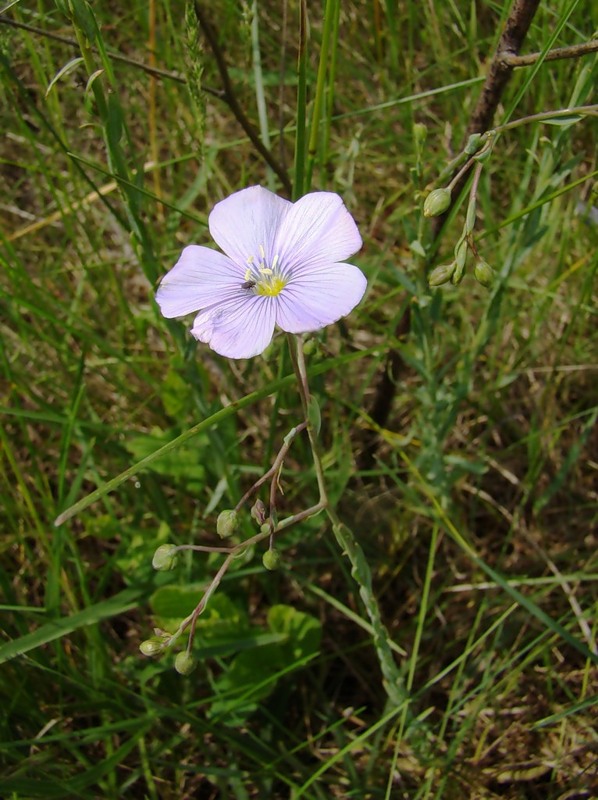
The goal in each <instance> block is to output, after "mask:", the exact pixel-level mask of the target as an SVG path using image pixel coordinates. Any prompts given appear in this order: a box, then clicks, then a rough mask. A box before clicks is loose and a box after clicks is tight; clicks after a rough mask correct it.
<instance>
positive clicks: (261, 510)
mask: <svg viewBox="0 0 598 800" xmlns="http://www.w3.org/2000/svg"><path fill="white" fill-rule="evenodd" d="M250 513H251V518H252V519H254V520H255V521H256V522H257V524H258V525H263V524H264V522H265V521H266V506H265V505H264V504H263V502H262V501H261V500H260V499H259V497H258V499H257V500H256V501H255V503H254V504H253V505H252V506H251V512H250Z"/></svg>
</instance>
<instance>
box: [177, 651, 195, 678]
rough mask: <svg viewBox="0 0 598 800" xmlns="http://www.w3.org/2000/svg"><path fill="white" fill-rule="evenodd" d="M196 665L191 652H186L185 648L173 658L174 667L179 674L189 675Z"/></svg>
mask: <svg viewBox="0 0 598 800" xmlns="http://www.w3.org/2000/svg"><path fill="white" fill-rule="evenodd" d="M196 666H197V662H196V660H195V659H194V658H193V656H192V655H191V653H188V652H187V651H186V650H183V652H182V653H177V654H176V658H175V660H174V668H175V669H176V671H177V672H178V673H179V675H191V673H192V672H193V670H194V669H195V667H196Z"/></svg>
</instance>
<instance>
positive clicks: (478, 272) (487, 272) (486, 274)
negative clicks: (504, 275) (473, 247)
mask: <svg viewBox="0 0 598 800" xmlns="http://www.w3.org/2000/svg"><path fill="white" fill-rule="evenodd" d="M473 275H474V278H475V279H476V281H477V282H478V283H481V284H482V286H485V287H486V288H487V289H489V288H490V287H491V286H492V284H493V283H494V270H493V269H492V267H491V266H490V264H489V263H488V262H487V261H484V259H483V258H480V259H479V261H476V265H475V267H474V270H473Z"/></svg>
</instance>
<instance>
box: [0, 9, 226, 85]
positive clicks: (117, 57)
mask: <svg viewBox="0 0 598 800" xmlns="http://www.w3.org/2000/svg"><path fill="white" fill-rule="evenodd" d="M0 25H9V26H10V27H11V28H20V29H21V30H23V31H28V32H29V33H33V34H35V35H36V36H44V37H45V38H46V39H52V40H53V41H55V42H61V43H62V44H66V45H68V46H69V47H76V48H78V47H79V43H78V42H77V40H76V39H71V38H70V37H68V36H62V34H60V33H53V32H52V31H45V30H43V28H36V27H35V25H29V24H27V23H26V22H18V21H17V20H16V19H10V18H9V17H5V16H0ZM92 49H95V48H93V47H92ZM108 55H109V56H110V58H112V59H114V61H120V62H121V63H123V64H129V66H131V67H135V68H136V69H140V70H142V71H143V72H147V74H148V75H155V76H156V77H157V78H164V79H166V80H169V81H175V82H176V83H187V79H186V78H185V76H184V75H180V74H179V73H178V72H172V71H170V70H167V69H161V68H160V67H156V66H153V65H149V64H144V63H143V61H137V60H136V59H135V58H129V56H124V55H123V54H122V53H115V52H114V50H110V51H108ZM201 88H202V90H203V91H204V92H207V94H211V95H213V96H214V97H218V98H220V99H222V97H223V95H222V91H221V90H220V89H210V88H209V87H208V86H202V87H201Z"/></svg>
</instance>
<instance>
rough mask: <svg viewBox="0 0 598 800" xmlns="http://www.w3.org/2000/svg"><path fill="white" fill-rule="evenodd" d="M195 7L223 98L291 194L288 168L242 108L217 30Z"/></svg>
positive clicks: (197, 4)
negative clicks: (212, 55)
mask: <svg viewBox="0 0 598 800" xmlns="http://www.w3.org/2000/svg"><path fill="white" fill-rule="evenodd" d="M193 7H194V9H195V15H196V16H197V20H198V22H199V24H200V26H201V28H202V30H203V32H204V35H205V37H206V39H207V41H208V44H209V45H210V49H211V50H212V53H213V54H214V58H215V60H216V66H217V67H218V72H219V73H220V80H221V81H222V86H223V90H224V92H223V97H222V99H223V100H224V101H225V103H226V104H227V105H228V107H229V108H230V110H231V111H232V113H233V116H234V117H235V119H236V120H237V122H238V123H239V125H240V126H241V127H242V128H243V130H244V131H245V133H246V134H247V137H248V138H249V140H250V142H251V143H252V145H253V146H254V147H255V149H256V150H257V151H258V153H259V154H260V155H261V156H262V158H263V159H264V161H265V162H266V164H268V166H269V167H270V168H271V169H272V170H273V171H274V172H275V173H276V175H277V176H278V178H279V180H280V182H281V183H282V185H283V187H284V189H285V191H286V192H287V194H289V195H290V194H291V192H292V186H291V181H290V179H289V176H288V175H287V172H286V170H285V169H284V167H283V166H282V165H281V164H280V163H279V162H278V159H276V158H275V157H274V155H273V154H272V152H271V151H270V150H269V149H268V148H267V147H266V145H265V144H264V143H263V142H262V140H261V139H260V137H259V134H258V132H257V130H256V128H255V127H254V126H253V125H252V123H251V122H250V120H249V118H248V117H247V115H246V114H245V112H244V111H243V109H242V108H241V105H240V103H239V101H238V100H237V95H236V93H235V89H234V86H233V83H232V81H231V79H230V75H229V72H228V65H227V63H226V59H225V57H224V52H223V50H222V48H221V47H220V43H219V41H218V36H217V34H216V31H215V30H214V28H213V27H212V23H211V22H210V20H209V19H208V17H207V16H206V14H205V12H204V10H203V8H202V6H201V4H200V3H199V2H198V0H195V3H194V4H193Z"/></svg>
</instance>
